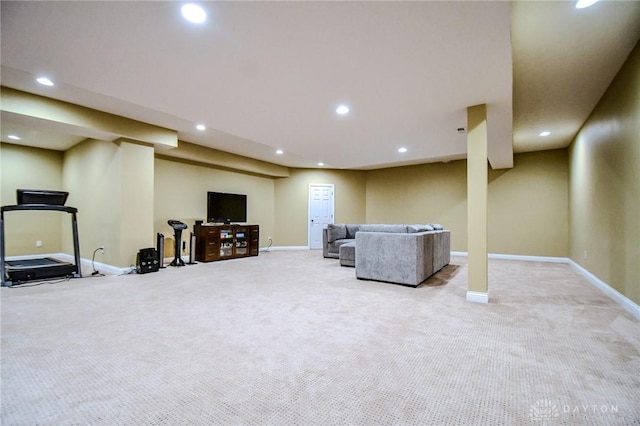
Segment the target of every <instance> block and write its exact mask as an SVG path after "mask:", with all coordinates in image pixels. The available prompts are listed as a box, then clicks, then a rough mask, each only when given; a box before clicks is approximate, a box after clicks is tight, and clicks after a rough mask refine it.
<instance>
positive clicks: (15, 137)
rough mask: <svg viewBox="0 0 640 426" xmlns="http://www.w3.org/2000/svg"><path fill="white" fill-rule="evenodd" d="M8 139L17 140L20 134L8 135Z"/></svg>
mask: <svg viewBox="0 0 640 426" xmlns="http://www.w3.org/2000/svg"><path fill="white" fill-rule="evenodd" d="M7 137H8V138H9V139H13V140H14V141H19V140H20V136H16V135H9V136H7Z"/></svg>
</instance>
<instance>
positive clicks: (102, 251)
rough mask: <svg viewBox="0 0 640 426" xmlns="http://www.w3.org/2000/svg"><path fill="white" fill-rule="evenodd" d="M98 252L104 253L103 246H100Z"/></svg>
mask: <svg viewBox="0 0 640 426" xmlns="http://www.w3.org/2000/svg"><path fill="white" fill-rule="evenodd" d="M100 253H102V254H104V246H100Z"/></svg>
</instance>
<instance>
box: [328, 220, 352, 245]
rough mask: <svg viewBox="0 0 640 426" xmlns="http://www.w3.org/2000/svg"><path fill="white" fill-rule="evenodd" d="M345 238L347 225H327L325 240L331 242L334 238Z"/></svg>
mask: <svg viewBox="0 0 640 426" xmlns="http://www.w3.org/2000/svg"><path fill="white" fill-rule="evenodd" d="M343 238H347V226H346V225H343V224H336V223H330V224H328V225H327V240H328V241H329V242H330V243H332V242H334V241H335V240H341V239H343Z"/></svg>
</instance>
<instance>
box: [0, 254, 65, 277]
mask: <svg viewBox="0 0 640 426" xmlns="http://www.w3.org/2000/svg"><path fill="white" fill-rule="evenodd" d="M5 263H6V269H7V275H8V276H9V279H10V280H11V281H30V280H42V279H48V278H56V277H66V276H69V275H73V274H74V273H76V265H74V264H72V263H69V262H63V261H61V260H58V259H53V258H51V257H44V258H40V259H20V260H7V261H6V262H5Z"/></svg>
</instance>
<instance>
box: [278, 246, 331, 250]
mask: <svg viewBox="0 0 640 426" xmlns="http://www.w3.org/2000/svg"><path fill="white" fill-rule="evenodd" d="M291 250H311V249H310V248H309V246H272V247H271V248H270V249H269V251H291ZM313 250H322V248H319V249H313Z"/></svg>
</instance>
